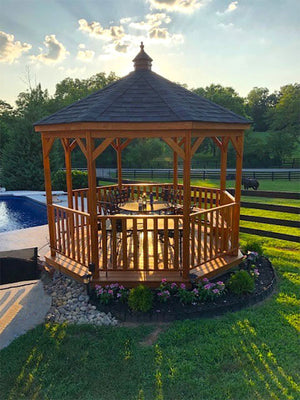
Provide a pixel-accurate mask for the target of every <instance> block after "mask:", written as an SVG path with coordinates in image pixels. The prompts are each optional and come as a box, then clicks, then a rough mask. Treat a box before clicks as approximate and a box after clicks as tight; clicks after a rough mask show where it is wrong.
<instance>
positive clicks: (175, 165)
mask: <svg viewBox="0 0 300 400" xmlns="http://www.w3.org/2000/svg"><path fill="white" fill-rule="evenodd" d="M174 142H175V143H176V144H177V137H175V138H174ZM173 186H174V190H175V191H176V190H177V187H178V154H177V151H175V150H173Z"/></svg>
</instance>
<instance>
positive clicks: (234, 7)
mask: <svg viewBox="0 0 300 400" xmlns="http://www.w3.org/2000/svg"><path fill="white" fill-rule="evenodd" d="M237 6H238V2H237V1H232V2H231V3H230V4H229V6H228V7H227V8H226V10H225V12H232V11H234V10H236V8H237Z"/></svg>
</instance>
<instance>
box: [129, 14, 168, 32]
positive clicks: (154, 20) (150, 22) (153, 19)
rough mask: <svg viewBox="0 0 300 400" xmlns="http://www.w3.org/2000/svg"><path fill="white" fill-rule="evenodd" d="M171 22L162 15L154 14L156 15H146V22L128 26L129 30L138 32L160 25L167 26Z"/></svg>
mask: <svg viewBox="0 0 300 400" xmlns="http://www.w3.org/2000/svg"><path fill="white" fill-rule="evenodd" d="M170 22H171V18H170V17H169V16H168V15H167V14H164V13H156V14H147V15H146V21H139V22H131V23H130V24H129V27H130V28H134V29H138V30H145V31H148V30H151V29H153V28H155V27H158V26H160V25H161V24H163V23H165V24H169V23H170Z"/></svg>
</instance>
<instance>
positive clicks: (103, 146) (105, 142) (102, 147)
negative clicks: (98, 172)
mask: <svg viewBox="0 0 300 400" xmlns="http://www.w3.org/2000/svg"><path fill="white" fill-rule="evenodd" d="M113 140H114V139H113V138H107V139H104V140H103V142H102V143H101V144H99V146H98V147H97V148H96V149H95V150H94V151H93V160H96V158H97V157H98V156H100V154H101V153H103V151H104V150H105V149H106V148H107V147H108V146H109V145H110V144H111V143H112V141H113Z"/></svg>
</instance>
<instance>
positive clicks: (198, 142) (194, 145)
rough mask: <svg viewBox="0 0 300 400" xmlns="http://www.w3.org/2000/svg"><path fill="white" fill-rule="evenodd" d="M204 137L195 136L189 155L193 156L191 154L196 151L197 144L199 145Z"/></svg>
mask: <svg viewBox="0 0 300 400" xmlns="http://www.w3.org/2000/svg"><path fill="white" fill-rule="evenodd" d="M204 139H205V138H204V137H198V138H197V140H196V141H195V143H194V144H193V147H192V150H191V157H193V155H194V154H195V153H196V151H197V150H198V148H199V146H201V143H202V142H203V140H204Z"/></svg>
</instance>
